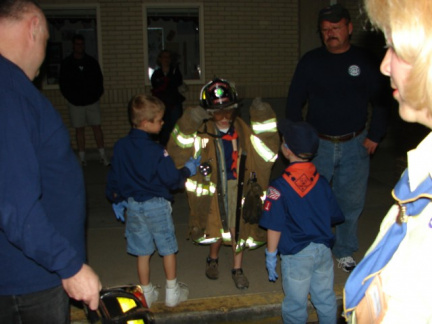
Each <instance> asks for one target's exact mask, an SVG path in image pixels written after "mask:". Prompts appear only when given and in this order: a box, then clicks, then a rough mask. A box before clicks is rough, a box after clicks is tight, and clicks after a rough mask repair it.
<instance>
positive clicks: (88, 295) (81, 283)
mask: <svg viewBox="0 0 432 324" xmlns="http://www.w3.org/2000/svg"><path fill="white" fill-rule="evenodd" d="M62 285H63V288H64V290H65V291H66V293H67V294H68V296H69V297H70V298H73V299H75V300H78V301H83V302H84V303H85V304H87V305H88V307H89V308H90V309H91V310H97V309H98V307H99V292H100V291H101V289H102V284H101V282H100V281H99V277H98V276H97V274H96V273H95V272H94V271H93V269H92V268H90V267H89V266H88V265H86V264H84V265H83V266H82V268H81V270H80V271H78V273H76V274H75V275H74V276H72V277H70V278H67V279H63V280H62Z"/></svg>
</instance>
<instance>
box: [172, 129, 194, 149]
mask: <svg viewBox="0 0 432 324" xmlns="http://www.w3.org/2000/svg"><path fill="white" fill-rule="evenodd" d="M172 136H173V138H174V140H175V141H176V143H177V145H178V146H180V147H181V148H189V147H192V146H193V145H194V143H195V137H196V132H195V133H193V134H191V135H185V134H183V133H182V132H181V131H180V129H179V127H178V125H177V124H176V125H175V127H174V129H173V131H172Z"/></svg>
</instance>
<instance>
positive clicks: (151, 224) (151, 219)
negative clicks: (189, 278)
mask: <svg viewBox="0 0 432 324" xmlns="http://www.w3.org/2000/svg"><path fill="white" fill-rule="evenodd" d="M171 213H172V208H171V203H170V202H169V201H168V200H166V199H164V198H160V197H155V198H152V199H149V200H146V201H144V202H137V201H135V200H134V199H133V198H129V199H128V208H127V220H126V240H127V252H128V253H130V254H132V255H138V256H144V255H151V254H153V252H154V251H155V249H157V250H158V252H159V254H160V255H161V256H165V255H170V254H173V253H176V252H177V251H178V245H177V239H176V236H175V230H174V223H173V220H172V214H171Z"/></svg>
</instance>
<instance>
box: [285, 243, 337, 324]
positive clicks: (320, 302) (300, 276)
mask: <svg viewBox="0 0 432 324" xmlns="http://www.w3.org/2000/svg"><path fill="white" fill-rule="evenodd" d="M281 272H282V282H283V290H284V293H285V298H284V300H283V302H282V318H283V322H284V324H288V323H293V324H299V323H306V322H307V318H308V313H307V300H308V294H309V293H310V295H311V301H312V304H313V305H314V307H315V308H316V311H317V314H318V319H319V322H320V324H335V323H336V312H337V305H336V295H335V293H334V291H333V280H334V273H333V258H332V254H331V251H330V249H329V248H328V247H326V246H325V245H324V244H316V243H311V244H309V245H308V246H307V247H305V248H304V249H303V250H301V251H300V252H298V253H297V254H294V255H281Z"/></svg>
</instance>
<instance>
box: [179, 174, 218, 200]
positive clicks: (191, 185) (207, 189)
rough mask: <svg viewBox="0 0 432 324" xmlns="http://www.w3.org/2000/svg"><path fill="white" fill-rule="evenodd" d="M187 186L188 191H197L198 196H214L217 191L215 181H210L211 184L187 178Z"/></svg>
mask: <svg viewBox="0 0 432 324" xmlns="http://www.w3.org/2000/svg"><path fill="white" fill-rule="evenodd" d="M185 187H186V190H187V191H189V192H195V193H196V196H197V197H201V196H213V195H214V194H215V192H216V184H214V183H213V182H210V183H209V184H202V183H198V182H197V181H194V180H192V179H190V178H188V179H187V180H186V184H185Z"/></svg>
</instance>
